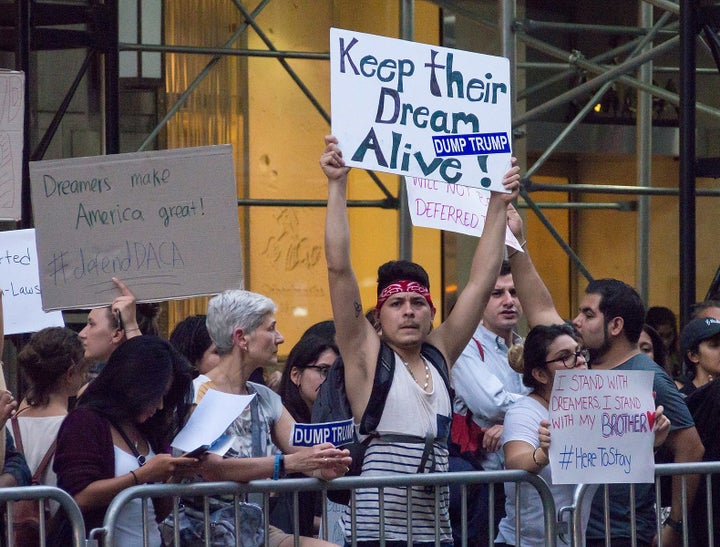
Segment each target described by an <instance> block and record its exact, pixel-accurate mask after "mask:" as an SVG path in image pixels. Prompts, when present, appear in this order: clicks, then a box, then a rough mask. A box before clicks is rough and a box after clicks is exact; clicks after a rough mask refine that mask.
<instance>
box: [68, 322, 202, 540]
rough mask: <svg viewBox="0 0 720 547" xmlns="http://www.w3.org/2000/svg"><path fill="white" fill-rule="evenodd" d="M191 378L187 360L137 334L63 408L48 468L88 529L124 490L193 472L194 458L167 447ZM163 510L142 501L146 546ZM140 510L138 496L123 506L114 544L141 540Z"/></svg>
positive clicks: (182, 410)
mask: <svg viewBox="0 0 720 547" xmlns="http://www.w3.org/2000/svg"><path fill="white" fill-rule="evenodd" d="M192 378H193V370H192V367H191V366H190V363H188V361H187V360H186V359H185V358H184V357H183V356H182V355H181V354H180V353H179V352H178V351H177V350H176V349H175V348H173V346H172V345H171V344H170V343H169V342H167V341H165V340H162V339H160V338H158V337H155V336H139V337H136V338H133V339H131V340H127V341H126V342H124V343H123V344H122V345H120V346H119V347H118V348H117V349H116V350H115V351H114V352H113V353H112V355H111V356H110V359H109V361H108V363H107V365H106V366H105V368H104V369H103V370H102V372H101V373H100V374H99V375H98V377H97V378H96V379H95V380H94V381H93V382H91V383H90V385H89V386H88V388H87V390H86V391H85V393H83V395H82V396H81V397H80V399H79V400H78V406H77V408H75V409H74V410H73V411H72V412H70V414H68V416H67V418H66V419H65V421H64V422H63V424H62V426H61V427H60V432H59V433H58V444H57V453H56V455H55V465H54V470H55V472H56V473H57V477H58V486H60V487H61V488H63V489H65V490H66V491H67V492H69V493H70V494H71V495H72V496H73V497H74V498H75V501H76V502H77V504H78V506H79V507H80V510H81V511H82V513H83V516H84V518H85V523H86V527H87V530H91V529H92V528H95V527H98V526H102V521H103V518H104V515H105V510H106V508H107V506H108V504H109V503H110V501H111V500H112V499H113V498H114V497H115V496H116V495H117V494H118V493H119V492H120V491H122V490H124V489H125V488H128V487H130V486H134V485H136V484H144V483H148V482H164V481H167V480H170V479H178V478H182V477H183V476H186V475H188V476H191V475H194V473H195V471H194V469H195V466H196V465H197V464H198V463H199V462H198V460H196V459H193V458H173V457H172V456H171V455H170V454H168V453H166V451H167V450H168V448H169V443H170V441H171V440H172V439H173V437H174V435H175V434H176V433H177V432H178V431H179V429H180V427H181V420H182V418H183V417H184V416H186V414H187V411H188V409H189V408H190V405H191V403H192V388H191V386H192ZM153 506H154V507H153ZM162 513H163V511H162V510H161V508H160V507H159V506H158V504H157V501H156V502H155V503H154V504H151V505H150V506H149V507H148V521H146V522H145V525H146V526H147V528H148V534H149V537H150V544H151V545H160V533H159V531H158V528H157V526H156V525H155V521H156V520H158V521H159V520H160V519H161V518H162V517H163V516H165V515H164V514H162ZM142 515H143V511H142V502H141V500H139V499H138V500H134V501H133V502H131V503H130V504H128V505H127V506H126V507H125V508H124V509H123V512H122V515H121V516H120V518H119V520H118V527H117V529H116V533H117V536H116V537H118V538H119V539H118V544H119V545H131V544H132V545H135V544H142V537H143V516H142ZM156 515H157V519H156Z"/></svg>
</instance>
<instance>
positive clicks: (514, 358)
mask: <svg viewBox="0 0 720 547" xmlns="http://www.w3.org/2000/svg"><path fill="white" fill-rule="evenodd" d="M523 349H524V346H523V345H522V344H513V345H512V346H510V349H508V364H509V365H510V368H511V369H513V370H514V371H515V372H517V373H519V374H522V373H523V370H524V366H525V363H524V360H523Z"/></svg>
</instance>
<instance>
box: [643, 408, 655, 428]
mask: <svg viewBox="0 0 720 547" xmlns="http://www.w3.org/2000/svg"><path fill="white" fill-rule="evenodd" d="M645 414H647V419H648V425H649V426H650V431H652V430H653V425H654V424H655V412H651V411H649V410H648V411H647V412H646V413H645Z"/></svg>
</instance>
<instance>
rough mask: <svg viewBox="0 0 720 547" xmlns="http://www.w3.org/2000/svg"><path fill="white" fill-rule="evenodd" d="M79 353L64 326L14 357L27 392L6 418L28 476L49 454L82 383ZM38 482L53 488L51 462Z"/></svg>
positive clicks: (32, 340)
mask: <svg viewBox="0 0 720 547" xmlns="http://www.w3.org/2000/svg"><path fill="white" fill-rule="evenodd" d="M83 353H84V352H83V346H82V342H80V338H78V335H77V333H75V332H73V331H72V330H70V329H67V328H65V327H49V328H46V329H43V330H41V331H39V332H36V333H35V334H33V335H32V337H31V338H30V341H29V342H28V343H27V344H26V345H25V347H24V348H23V349H22V351H21V352H20V354H19V355H18V366H19V368H20V372H21V374H22V378H23V380H24V381H25V383H26V384H27V391H26V395H25V399H24V400H23V401H22V402H21V403H20V406H19V407H18V411H17V413H16V414H15V416H14V417H13V418H12V433H13V437H14V438H15V445H16V446H18V447H20V446H22V452H23V454H24V455H25V459H26V460H27V463H28V467H30V471H31V472H32V473H33V475H34V474H35V472H36V471H37V469H38V466H39V465H40V463H41V462H42V460H43V458H44V457H45V454H47V453H48V451H49V450H51V449H53V451H54V443H55V439H56V438H57V434H58V430H59V429H60V424H62V422H63V420H64V419H65V416H66V415H67V413H68V399H69V398H70V397H75V396H76V395H77V392H78V390H79V389H80V387H81V386H82V385H83V384H84V383H85V382H86V381H87V372H88V368H89V363H88V362H87V361H85V360H84V359H83ZM39 482H40V484H45V485H48V486H55V484H56V482H57V479H56V477H55V473H54V472H53V471H52V459H50V460H49V464H48V466H47V467H46V468H45V471H44V473H43V474H42V476H40V477H39Z"/></svg>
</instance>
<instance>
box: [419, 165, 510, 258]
mask: <svg viewBox="0 0 720 547" xmlns="http://www.w3.org/2000/svg"><path fill="white" fill-rule="evenodd" d="M405 188H406V189H407V196H408V208H409V210H410V219H411V220H412V223H413V226H423V227H425V228H438V229H439V230H446V231H448V232H457V233H459V234H466V235H469V236H475V237H480V236H481V235H482V232H483V226H485V217H486V216H487V209H488V203H489V202H490V192H488V191H487V190H481V189H480V188H472V187H468V186H462V185H460V184H443V183H441V182H437V181H434V180H429V179H420V178H417V177H405ZM505 245H509V246H510V247H512V248H514V249H517V250H518V251H520V252H523V249H522V247H520V242H519V241H518V240H517V238H516V237H515V236H514V235H513V233H512V231H510V227H508V228H507V229H506V231H505Z"/></svg>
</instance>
